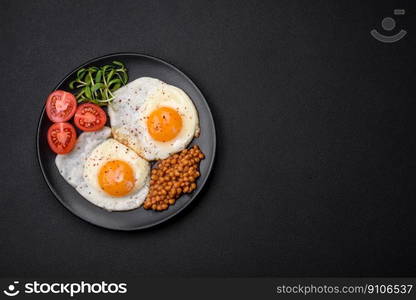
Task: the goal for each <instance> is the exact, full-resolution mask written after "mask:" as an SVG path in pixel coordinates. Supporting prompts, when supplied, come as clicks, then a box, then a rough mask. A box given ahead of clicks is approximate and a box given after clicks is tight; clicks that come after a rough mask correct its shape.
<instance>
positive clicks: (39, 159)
mask: <svg viewBox="0 0 416 300" xmlns="http://www.w3.org/2000/svg"><path fill="white" fill-rule="evenodd" d="M121 55H125V56H138V57H144V58H147V59H151V60H155V61H157V62H159V63H162V64H164V65H166V66H168V67H170V68H172V69H174V70H175V71H176V72H178V73H179V74H180V75H182V76H183V77H184V78H186V79H187V80H188V81H189V82H190V83H191V85H192V86H193V88H194V89H195V90H196V91H197V93H199V94H200V95H201V96H202V99H203V101H204V102H205V104H206V107H207V109H208V112H209V116H208V118H209V119H210V121H211V123H212V130H213V137H214V138H213V141H212V143H211V148H212V159H211V161H210V163H209V165H208V171H207V175H206V176H205V178H204V180H203V181H202V182H201V183H200V185H201V188H200V189H199V190H198V191H195V194H193V195H192V198H191V200H190V201H188V202H187V203H184V204H183V205H182V206H181V207H180V208H179V209H178V210H177V211H175V212H174V213H172V214H169V215H167V216H166V217H164V218H163V219H161V220H158V221H155V222H152V223H149V224H147V225H143V226H138V227H134V228H133V227H132V228H114V227H110V226H105V225H102V224H98V223H96V222H93V221H90V220H87V219H85V218H84V217H83V216H82V215H81V214H79V213H77V212H76V211H75V210H74V209H72V208H71V207H70V206H69V205H68V204H67V203H66V202H65V201H63V200H62V199H61V197H60V196H59V195H58V193H57V192H56V191H55V189H54V187H53V186H52V184H51V183H50V182H49V180H48V178H47V176H46V173H45V170H44V168H43V165H42V162H41V153H40V146H39V141H40V129H41V123H42V121H43V118H44V116H45V107H46V104H45V103H43V107H42V110H41V112H40V116H39V118H38V125H37V128H36V137H35V138H36V157H37V161H38V164H39V167H40V169H41V172H42V176H43V179H44V180H45V182H46V184H47V186H48V188H49V190H50V191H51V192H52V194H53V195H54V196H55V198H56V199H57V200H58V201H59V202H60V203H61V204H62V205H63V206H64V207H65V208H66V209H67V210H68V211H70V212H71V213H72V214H73V215H75V216H76V217H78V218H79V219H81V220H83V221H84V222H87V223H89V224H92V225H94V226H97V227H100V228H105V229H110V230H115V231H137V230H143V229H147V228H151V227H155V226H157V225H159V224H161V223H164V222H166V221H168V220H170V219H171V218H173V217H174V216H176V215H178V214H179V213H181V212H182V211H183V210H184V209H185V208H186V207H188V206H189V205H190V204H191V203H192V202H193V201H194V200H195V198H197V196H198V195H199V193H200V192H201V191H202V190H203V189H204V186H205V184H206V182H207V180H208V178H209V177H210V175H211V171H212V168H213V166H214V162H215V157H216V152H217V133H216V126H215V121H214V118H213V116H212V111H211V108H210V106H209V105H208V102H207V100H206V98H205V96H204V94H203V93H202V92H201V90H200V89H199V88H198V86H197V85H196V84H195V82H194V81H193V80H192V79H191V78H189V76H187V75H186V74H185V73H184V72H182V71H181V70H180V69H179V68H178V67H176V66H175V65H173V64H172V63H169V62H167V61H165V60H163V59H161V58H159V57H156V56H153V55H149V54H144V53H138V52H115V53H110V54H105V55H102V56H98V57H95V58H92V59H90V60H88V61H86V62H85V63H82V64H81V65H79V66H77V67H76V68H74V69H73V70H71V71H70V72H68V73H67V74H66V75H65V76H64V77H63V79H62V80H61V81H59V83H57V84H56V85H55V87H54V88H53V91H55V90H56V89H57V88H58V87H59V86H60V85H61V84H62V83H63V82H65V81H66V80H67V79H68V78H69V77H70V76H71V75H72V74H73V73H74V72H76V71H77V70H78V69H79V68H82V67H84V66H87V65H89V64H91V63H93V62H95V61H98V60H102V59H107V58H111V57H115V56H121ZM140 208H141V207H139V208H138V209H140Z"/></svg>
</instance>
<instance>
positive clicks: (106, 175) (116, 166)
mask: <svg viewBox="0 0 416 300" xmlns="http://www.w3.org/2000/svg"><path fill="white" fill-rule="evenodd" d="M98 184H99V185H100V187H101V188H102V189H103V190H104V191H105V192H106V193H107V194H109V195H111V196H114V197H122V196H125V195H127V194H128V193H130V191H131V190H132V189H133V187H134V172H133V168H132V167H131V166H130V165H129V164H128V163H126V162H124V161H122V160H113V161H109V162H107V163H105V164H104V165H103V166H102V167H101V169H100V171H99V173H98Z"/></svg>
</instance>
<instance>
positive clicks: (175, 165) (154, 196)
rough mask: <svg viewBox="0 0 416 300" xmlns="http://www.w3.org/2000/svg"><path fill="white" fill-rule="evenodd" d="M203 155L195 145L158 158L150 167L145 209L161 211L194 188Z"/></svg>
mask: <svg viewBox="0 0 416 300" xmlns="http://www.w3.org/2000/svg"><path fill="white" fill-rule="evenodd" d="M204 158H205V156H204V154H203V153H202V151H201V150H200V149H199V147H198V146H197V145H195V146H193V147H192V148H190V149H184V150H182V151H181V152H179V153H176V154H174V155H171V156H169V157H168V158H166V159H163V160H160V161H159V162H158V163H157V164H156V165H155V167H154V168H153V169H152V172H151V174H152V176H151V181H150V191H149V194H148V195H147V198H146V200H145V201H144V204H143V207H144V208H145V209H153V210H156V211H162V210H165V209H167V208H168V207H169V205H173V204H175V202H176V200H177V199H178V198H179V197H180V196H181V195H182V194H183V193H191V192H192V191H194V190H195V189H196V182H195V181H196V179H197V178H198V177H199V176H200V173H199V162H200V161H201V159H204Z"/></svg>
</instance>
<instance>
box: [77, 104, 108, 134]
mask: <svg viewBox="0 0 416 300" xmlns="http://www.w3.org/2000/svg"><path fill="white" fill-rule="evenodd" d="M74 122H75V125H76V126H77V127H78V128H79V129H81V130H83V131H96V130H99V129H101V128H103V127H104V125H105V122H107V116H106V114H105V111H104V110H103V109H102V108H101V107H99V106H98V105H95V104H92V103H84V104H81V105H80V106H78V109H77V111H76V113H75V118H74Z"/></svg>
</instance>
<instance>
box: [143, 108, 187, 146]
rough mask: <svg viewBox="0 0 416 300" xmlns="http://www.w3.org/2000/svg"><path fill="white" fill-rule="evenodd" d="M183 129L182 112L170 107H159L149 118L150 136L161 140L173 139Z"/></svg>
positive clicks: (148, 128)
mask: <svg viewBox="0 0 416 300" xmlns="http://www.w3.org/2000/svg"><path fill="white" fill-rule="evenodd" d="M181 129H182V118H181V116H180V114H179V113H178V112H177V111H176V110H175V109H173V108H170V107H159V108H158V109H156V110H154V111H153V112H152V113H151V114H150V115H149V118H148V119H147V130H148V131H149V134H150V136H151V137H152V138H153V139H154V140H156V141H159V142H167V141H170V140H173V139H174V138H175V137H176V136H177V135H178V134H179V132H180V131H181Z"/></svg>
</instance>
